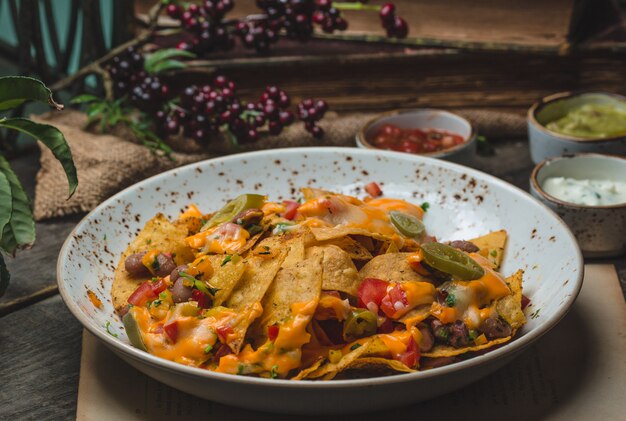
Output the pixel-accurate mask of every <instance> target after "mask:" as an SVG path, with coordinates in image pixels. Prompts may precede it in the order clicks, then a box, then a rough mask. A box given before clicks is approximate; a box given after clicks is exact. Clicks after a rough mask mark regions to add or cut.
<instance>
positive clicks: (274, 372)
mask: <svg viewBox="0 0 626 421" xmlns="http://www.w3.org/2000/svg"><path fill="white" fill-rule="evenodd" d="M270 377H271V378H272V379H275V378H276V377H278V364H274V365H273V366H272V368H271V369H270Z"/></svg>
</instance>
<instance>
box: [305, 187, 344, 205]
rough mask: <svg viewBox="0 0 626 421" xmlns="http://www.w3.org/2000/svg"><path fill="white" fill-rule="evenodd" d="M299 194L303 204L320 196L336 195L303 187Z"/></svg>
mask: <svg viewBox="0 0 626 421" xmlns="http://www.w3.org/2000/svg"><path fill="white" fill-rule="evenodd" d="M300 193H302V196H303V197H304V201H305V202H306V201H309V200H312V199H317V198H318V197H322V196H335V195H337V193H333V192H329V191H328V190H322V189H316V188H312V187H303V188H301V189H300Z"/></svg>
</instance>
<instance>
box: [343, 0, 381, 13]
mask: <svg viewBox="0 0 626 421" xmlns="http://www.w3.org/2000/svg"><path fill="white" fill-rule="evenodd" d="M333 7H334V8H335V9H337V10H371V11H372V12H379V11H380V6H376V5H373V4H363V3H360V2H357V3H346V2H333Z"/></svg>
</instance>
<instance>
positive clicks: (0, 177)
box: [0, 172, 13, 232]
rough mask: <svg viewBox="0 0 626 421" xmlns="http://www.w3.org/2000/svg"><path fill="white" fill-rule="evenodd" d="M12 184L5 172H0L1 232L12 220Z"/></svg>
mask: <svg viewBox="0 0 626 421" xmlns="http://www.w3.org/2000/svg"><path fill="white" fill-rule="evenodd" d="M12 199H13V195H12V194H11V184H9V180H8V179H7V176H6V175H4V173H2V172H0V232H2V230H3V229H4V226H5V225H6V224H8V223H9V221H10V220H11V207H12V206H11V202H12Z"/></svg>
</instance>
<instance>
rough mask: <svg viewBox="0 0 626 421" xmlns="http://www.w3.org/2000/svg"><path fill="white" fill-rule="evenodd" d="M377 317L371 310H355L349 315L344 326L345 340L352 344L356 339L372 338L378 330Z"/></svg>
mask: <svg viewBox="0 0 626 421" xmlns="http://www.w3.org/2000/svg"><path fill="white" fill-rule="evenodd" d="M377 319H378V318H377V317H376V315H375V314H374V313H372V312H371V311H369V310H365V309H362V308H357V309H354V310H352V311H351V312H350V314H348V318H347V319H346V321H345V322H344V324H343V339H344V340H345V341H346V342H352V341H354V340H355V339H359V338H365V337H366V336H372V335H374V334H375V333H376V329H377V328H378V324H377Z"/></svg>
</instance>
